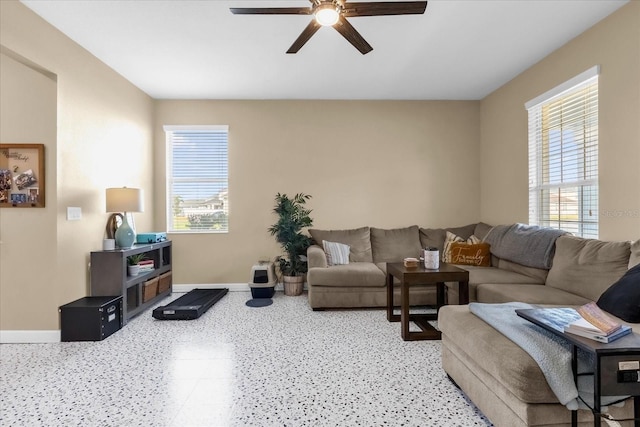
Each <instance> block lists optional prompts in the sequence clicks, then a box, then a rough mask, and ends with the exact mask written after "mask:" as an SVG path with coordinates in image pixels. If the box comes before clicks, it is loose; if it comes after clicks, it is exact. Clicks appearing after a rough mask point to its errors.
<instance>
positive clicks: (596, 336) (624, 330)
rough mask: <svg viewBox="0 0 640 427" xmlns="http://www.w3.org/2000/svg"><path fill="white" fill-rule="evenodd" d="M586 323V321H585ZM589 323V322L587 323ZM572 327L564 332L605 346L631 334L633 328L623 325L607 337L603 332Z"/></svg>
mask: <svg viewBox="0 0 640 427" xmlns="http://www.w3.org/2000/svg"><path fill="white" fill-rule="evenodd" d="M585 322H586V320H585ZM587 323H588V322H587ZM571 326H572V325H568V326H567V327H565V329H564V331H565V332H566V333H568V334H574V335H578V336H581V337H584V338H590V339H592V340H594V341H598V342H602V343H605V344H608V343H610V342H612V341H615V340H617V339H618V338H620V337H623V336H625V335H628V334H630V333H631V327H630V326H627V325H621V326H620V328H619V329H618V330H616V332H614V333H612V334H609V335H605V334H603V333H602V331H599V332H588V331H587V330H585V329H578V328H575V327H574V328H572V327H571Z"/></svg>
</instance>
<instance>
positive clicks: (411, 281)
mask: <svg viewBox="0 0 640 427" xmlns="http://www.w3.org/2000/svg"><path fill="white" fill-rule="evenodd" d="M394 277H395V278H396V279H398V280H399V281H400V297H401V298H400V315H397V314H393V309H394V305H393V287H394V283H393V282H394V280H393V279H394ZM444 282H458V283H459V290H458V303H459V304H468V303H469V272H468V271H466V270H463V269H461V268H458V267H455V266H453V265H449V264H445V263H440V268H439V269H437V270H427V269H425V268H424V265H419V266H418V267H415V268H407V267H405V266H404V264H403V263H401V262H392V263H387V320H388V321H389V322H401V324H402V339H403V340H405V341H417V340H439V339H440V338H441V333H440V331H438V330H437V329H436V328H434V327H433V326H432V325H431V324H430V323H429V321H433V320H438V313H437V311H436V313H435V314H409V308H410V307H409V288H410V287H412V286H424V285H435V286H436V291H437V302H436V304H437V310H440V307H442V306H443V305H444V287H445V284H444ZM410 321H412V322H414V323H415V324H416V325H418V326H419V327H420V329H421V331H420V332H410V331H409V322H410Z"/></svg>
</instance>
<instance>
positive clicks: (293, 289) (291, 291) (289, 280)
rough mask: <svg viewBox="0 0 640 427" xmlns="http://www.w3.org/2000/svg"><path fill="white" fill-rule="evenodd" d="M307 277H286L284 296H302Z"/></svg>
mask: <svg viewBox="0 0 640 427" xmlns="http://www.w3.org/2000/svg"><path fill="white" fill-rule="evenodd" d="M304 278H305V276H284V281H283V285H284V294H285V295H289V296H293V297H295V296H298V295H301V294H302V289H303V288H304Z"/></svg>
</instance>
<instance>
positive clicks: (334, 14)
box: [315, 4, 340, 27]
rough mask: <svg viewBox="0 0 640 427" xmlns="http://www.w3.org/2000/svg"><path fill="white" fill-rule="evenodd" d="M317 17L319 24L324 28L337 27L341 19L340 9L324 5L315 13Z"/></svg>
mask: <svg viewBox="0 0 640 427" xmlns="http://www.w3.org/2000/svg"><path fill="white" fill-rule="evenodd" d="M315 17H316V21H317V22H318V24H320V25H322V26H323V27H330V26H332V25H335V24H336V23H337V22H338V19H339V18H340V13H339V12H338V8H337V7H336V6H335V5H333V4H322V5H320V6H318V8H317V9H316V11H315Z"/></svg>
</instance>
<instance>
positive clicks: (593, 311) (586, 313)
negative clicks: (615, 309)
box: [564, 302, 631, 343]
mask: <svg viewBox="0 0 640 427" xmlns="http://www.w3.org/2000/svg"><path fill="white" fill-rule="evenodd" d="M576 312H577V313H578V315H579V317H578V318H577V319H576V320H574V321H573V322H571V323H569V324H567V325H566V326H565V327H564V332H567V333H569V334H574V335H579V336H581V337H585V338H590V339H592V340H595V341H599V342H603V343H610V342H611V341H614V340H616V339H618V338H620V337H623V336H625V335H627V334H630V333H631V327H630V326H627V325H623V324H621V323H618V322H616V321H615V320H613V319H612V318H611V317H609V316H608V315H607V314H606V313H605V312H604V311H602V310H601V309H600V307H598V306H597V305H596V303H595V302H590V303H587V304H585V305H583V306H580V307H578V308H577V309H576Z"/></svg>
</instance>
